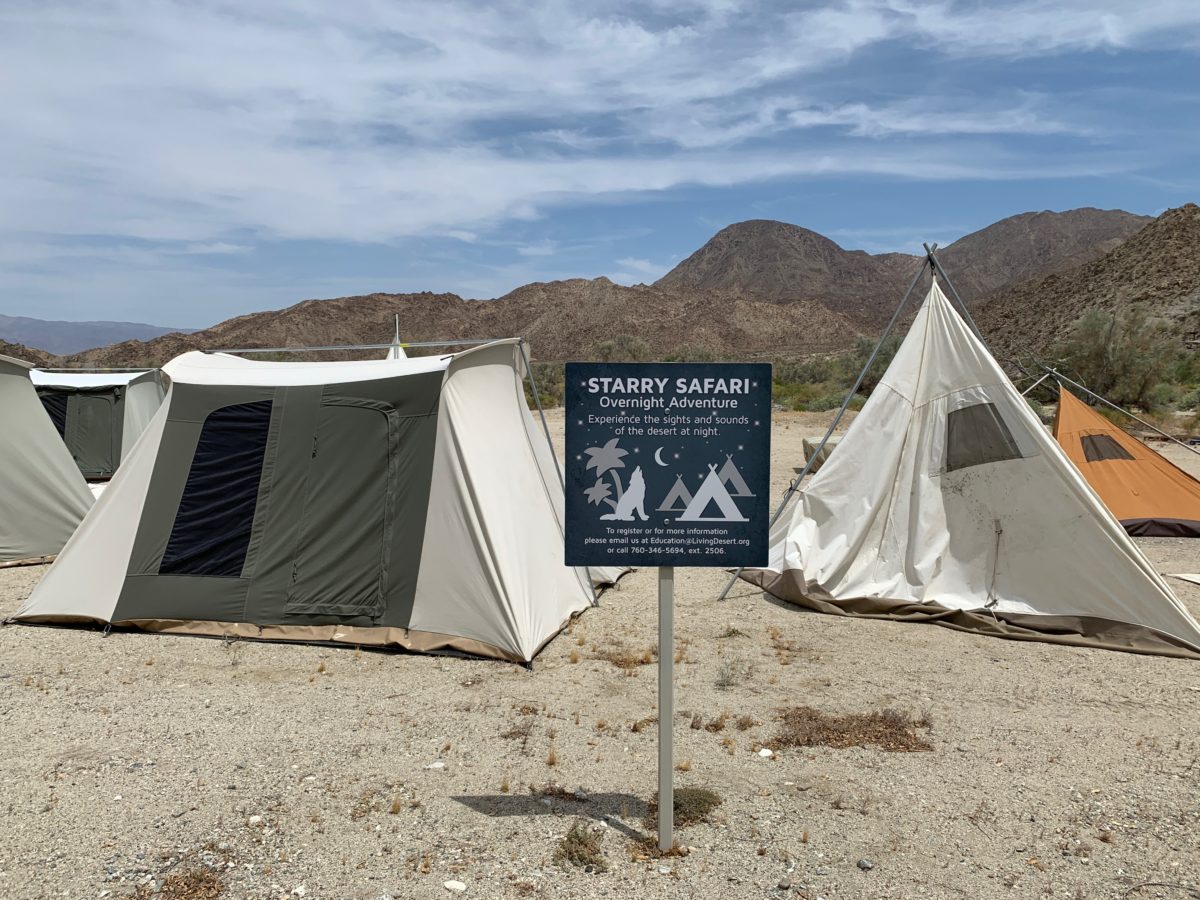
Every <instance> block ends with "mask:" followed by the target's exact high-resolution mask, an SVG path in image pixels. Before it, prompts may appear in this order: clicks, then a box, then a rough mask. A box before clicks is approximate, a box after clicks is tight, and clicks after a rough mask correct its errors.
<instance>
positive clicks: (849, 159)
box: [0, 0, 1200, 252]
mask: <svg viewBox="0 0 1200 900" xmlns="http://www.w3.org/2000/svg"><path fill="white" fill-rule="evenodd" d="M652 11H653V13H654V16H649V15H647V16H646V17H644V18H641V19H639V18H638V17H637V16H635V15H634V13H633V12H631V11H630V10H629V9H624V10H622V8H619V7H618V6H617V5H616V4H613V3H607V2H596V3H592V4H573V3H567V2H564V0H543V2H539V3H535V4H531V5H528V6H522V7H520V8H519V9H514V8H501V7H498V6H490V5H483V4H467V3H462V2H448V3H442V2H429V0H426V2H420V0H417V2H405V3H401V4H382V3H377V2H372V0H346V2H342V3H338V4H322V3H315V2H309V3H301V4H293V3H284V2H282V0H276V2H263V3H256V4H252V5H228V4H224V3H220V2H216V0H210V2H183V0H163V2H160V3H156V4H150V5H147V4H136V3H129V2H121V0H109V2H107V3H104V2H101V3H95V4H82V3H78V4H77V3H72V2H65V0H57V2H55V0H46V2H37V3H33V2H27V3H16V4H12V3H10V4H6V5H5V6H4V7H3V9H2V10H0V55H2V56H3V58H4V59H5V67H6V71H7V73H8V77H7V78H6V79H5V81H4V82H3V83H0V101H2V102H3V104H4V108H5V110H6V123H5V126H6V140H5V141H4V142H2V144H0V169H2V171H3V172H4V173H5V174H4V175H3V176H0V179H2V180H0V185H2V186H3V191H4V195H5V197H6V199H5V202H4V203H3V204H0V230H3V231H7V232H10V233H11V232H13V231H16V230H21V231H23V232H25V233H44V234H51V235H53V234H107V235H121V236H131V237H138V238H145V239H153V240H162V239H165V240H175V241H187V242H191V243H193V244H196V245H211V246H220V245H222V244H224V243H231V242H229V241H228V240H227V237H226V236H227V235H229V234H231V233H234V232H237V231H239V230H240V231H242V232H243V233H244V232H249V233H252V234H257V235H260V236H266V237H270V238H315V239H339V240H358V241H380V240H389V239H393V238H396V237H400V236H405V235H417V234H428V233H437V234H447V235H451V236H454V237H457V238H458V239H460V240H467V241H469V240H472V239H473V237H474V235H475V234H476V233H477V231H478V230H479V229H485V228H488V227H491V226H494V225H495V224H496V223H498V222H501V221H504V220H506V219H512V218H518V219H531V218H535V217H536V216H537V215H538V214H539V212H540V210H543V209H545V208H547V207H549V206H552V205H555V204H558V203H563V202H567V201H569V200H572V199H578V198H581V197H593V196H600V195H604V194H606V193H611V192H630V191H633V192H639V191H659V190H666V189H669V188H672V187H676V186H679V185H683V184H700V185H727V184H735V183H741V182H745V181H755V180H761V179H764V178H769V177H780V176H796V175H820V174H831V173H846V174H862V173H878V174H890V175H895V176H900V177H916V178H923V177H951V178H952V177H968V176H970V177H974V176H976V175H986V174H988V173H989V172H993V171H1003V170H1004V169H1005V168H1007V169H1009V170H1012V169H1014V168H1016V166H1015V165H1009V166H1005V165H1003V160H999V162H1000V163H1001V165H999V166H998V167H997V162H998V160H997V159H995V158H989V153H990V151H989V149H988V148H983V150H982V151H977V150H974V149H973V150H972V155H971V156H965V155H961V154H957V153H955V152H951V151H950V150H946V149H941V148H939V147H938V146H937V145H936V144H932V145H931V147H930V148H929V152H922V153H921V154H919V155H920V156H921V160H920V161H914V160H913V159H912V158H911V157H912V156H913V154H911V153H909V154H900V153H894V152H887V151H883V150H881V149H880V147H878V146H876V145H875V144H876V142H874V141H867V142H863V143H850V144H844V143H843V144H838V145H836V146H827V145H824V144H822V143H821V142H820V141H819V140H818V139H817V138H815V137H812V136H806V137H805V138H804V139H803V140H802V141H800V140H797V141H795V142H793V143H791V144H790V145H788V146H779V147H775V148H765V147H758V148H756V149H755V150H754V151H753V152H745V153H739V154H738V156H737V157H736V158H731V157H729V156H727V155H723V154H721V153H720V152H719V151H720V150H721V149H722V148H724V147H728V146H730V145H734V144H740V143H743V142H746V141H749V140H752V139H756V138H764V137H770V136H773V135H775V136H778V135H779V134H781V133H795V134H798V135H799V134H803V133H805V132H807V131H808V130H811V129H812V128H813V127H815V126H834V127H836V128H840V129H841V130H842V131H843V132H844V133H845V134H847V135H849V136H851V137H869V138H878V137H881V136H887V135H890V134H896V133H904V134H912V135H917V136H925V137H933V136H935V135H945V134H960V135H962V134H966V135H972V134H976V135H989V134H1010V133H1018V134H1050V133H1057V132H1061V131H1072V130H1075V131H1076V132H1077V131H1078V129H1076V128H1075V127H1074V126H1072V125H1070V124H1069V123H1064V122H1063V121H1060V120H1059V119H1058V118H1056V116H1055V115H1054V113H1053V111H1052V110H1049V109H1047V108H1045V107H1047V106H1048V104H1047V103H1046V102H1045V101H1044V98H1038V97H1032V98H1031V97H1019V98H1017V99H1016V102H1014V103H1004V102H1000V101H998V100H996V99H995V98H993V99H989V100H988V101H987V102H986V103H981V104H973V103H971V102H969V101H964V100H962V99H960V100H956V101H955V102H953V103H952V104H950V105H949V107H948V108H946V107H945V106H944V104H943V105H942V106H941V107H940V106H939V101H938V100H937V99H936V98H933V99H930V98H913V99H902V100H899V101H895V100H893V101H888V102H868V101H866V100H851V101H847V102H841V103H836V104H828V103H823V102H821V101H819V100H816V99H815V98H814V97H812V96H808V95H807V92H806V90H805V88H806V84H805V81H804V78H803V76H804V74H805V73H813V72H818V71H820V70H821V69H822V68H824V67H828V66H831V65H836V64H840V63H842V62H845V61H846V60H848V59H850V58H853V57H854V56H855V54H860V53H862V52H864V51H865V50H866V49H867V48H870V47H872V46H874V45H876V44H878V43H880V42H882V41H887V40H897V39H907V40H911V41H915V42H928V43H929V44H931V45H933V46H936V47H938V48H939V49H940V50H942V51H943V52H954V53H968V52H969V53H972V54H976V55H978V54H989V53H991V54H998V55H1013V54H1023V53H1035V52H1053V51H1056V50H1060V49H1071V48H1092V47H1104V46H1133V45H1138V44H1139V43H1144V42H1150V41H1154V40H1166V39H1167V37H1169V36H1172V35H1175V36H1177V37H1179V39H1181V40H1182V39H1183V38H1184V36H1185V35H1187V34H1193V35H1194V32H1195V30H1196V26H1197V23H1198V19H1200V7H1197V6H1196V5H1195V4H1185V3H1167V2H1165V0H1157V2H1156V0H1150V2H1149V3H1147V4H1140V5H1138V6H1137V7H1136V9H1135V8H1134V7H1132V6H1128V7H1127V5H1126V4H1124V3H1117V2H1113V0H1109V2H1102V3H1099V4H1096V3H1094V2H1091V3H1088V4H1084V3H1082V2H1065V3H1060V4H1056V5H1055V7H1054V8H1053V9H1051V8H1049V7H1046V6H1044V4H1041V3H1033V2H1018V3H1009V4H1006V5H994V4H989V5H987V6H986V7H985V6H981V5H977V4H969V5H968V4H952V3H948V2H942V3H919V4H918V3H912V2H906V0H845V2H840V3H828V4H826V5H824V6H822V7H820V8H816V9H807V10H804V11H800V12H794V11H792V10H790V9H787V8H784V9H782V10H774V9H772V8H771V7H769V6H766V5H761V4H746V6H745V7H744V8H740V9H739V8H738V5H737V4H729V3H708V4H704V3H661V2H660V3H658V4H656V5H655V7H654V8H653V10H652ZM796 77H800V81H799V82H797V81H795V78H796ZM530 141H533V142H534V143H533V144H530V143H529V142H530ZM539 142H540V149H539ZM709 151H713V152H709ZM992 156H993V157H994V154H993V155H992ZM1090 165H1091V164H1090V163H1088V162H1087V161H1086V160H1070V159H1066V160H1064V167H1066V166H1074V167H1082V169H1083V170H1084V171H1087V170H1088V169H1089V166H1090ZM1107 165H1108V164H1107V163H1106V164H1104V165H1101V166H1100V167H1099V168H1100V169H1103V168H1105V167H1106V166H1107ZM1051 168H1053V167H1051ZM221 252H224V251H221Z"/></svg>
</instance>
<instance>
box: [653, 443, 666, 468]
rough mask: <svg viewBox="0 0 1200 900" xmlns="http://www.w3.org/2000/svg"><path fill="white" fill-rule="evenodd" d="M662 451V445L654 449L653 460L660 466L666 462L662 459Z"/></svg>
mask: <svg viewBox="0 0 1200 900" xmlns="http://www.w3.org/2000/svg"><path fill="white" fill-rule="evenodd" d="M662 452H663V448H662V447H659V448H658V449H657V450H655V451H654V461H655V462H656V463H658V464H659V465H660V466H665V465H667V464H666V463H665V462H663V461H662Z"/></svg>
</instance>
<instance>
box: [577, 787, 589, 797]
mask: <svg viewBox="0 0 1200 900" xmlns="http://www.w3.org/2000/svg"><path fill="white" fill-rule="evenodd" d="M587 798H588V795H587V793H586V792H584V790H583V788H575V799H576V800H586V799H587Z"/></svg>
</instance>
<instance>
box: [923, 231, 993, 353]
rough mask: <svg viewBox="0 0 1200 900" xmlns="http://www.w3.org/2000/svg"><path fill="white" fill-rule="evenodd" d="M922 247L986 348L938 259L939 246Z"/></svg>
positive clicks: (961, 299)
mask: <svg viewBox="0 0 1200 900" xmlns="http://www.w3.org/2000/svg"><path fill="white" fill-rule="evenodd" d="M922 246H924V247H925V252H926V253H928V254H929V260H930V262H931V263H932V264H933V268H934V271H935V272H937V273H938V274H940V275H941V276H942V280H943V281H945V282H946V287H948V288H950V295H951V296H952V297H954V299H955V300H956V301H958V308H959V309H960V310H962V314H963V318H964V319H966V320H967V324H968V325H970V326H971V331H973V332H975V337H977V338H979V340H980V343H983V344H984V346H986V345H987V342H986V341H984V340H983V335H982V334H980V333H979V326H978V325H976V324H975V319H973V318H972V317H971V311H970V310H969V309H967V304H965V303H963V298H962V297H960V296H959V294H958V290H957V289H956V288H955V287H954V282H953V281H951V280H950V275H949V274H948V273H947V272H946V269H945V267H944V266H943V265H942V261H941V260H940V259H938V258H937V244H923V245H922Z"/></svg>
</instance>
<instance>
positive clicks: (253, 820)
mask: <svg viewBox="0 0 1200 900" xmlns="http://www.w3.org/2000/svg"><path fill="white" fill-rule="evenodd" d="M262 821H263V820H262V816H251V817H250V818H249V819H247V820H246V824H248V825H251V826H254V825H261V824H262Z"/></svg>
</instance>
